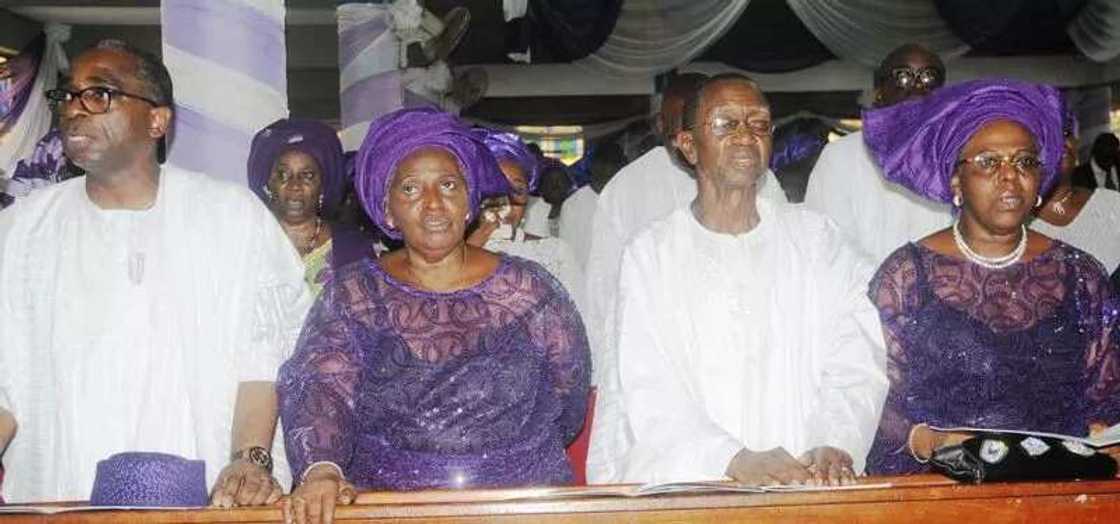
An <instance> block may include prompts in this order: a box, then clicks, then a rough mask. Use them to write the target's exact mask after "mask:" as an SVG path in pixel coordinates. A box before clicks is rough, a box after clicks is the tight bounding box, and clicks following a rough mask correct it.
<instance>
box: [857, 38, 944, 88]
mask: <svg viewBox="0 0 1120 524" xmlns="http://www.w3.org/2000/svg"><path fill="white" fill-rule="evenodd" d="M912 54H924V55H929V56H931V57H933V61H934V66H935V67H936V68H937V71H938V72H940V73H941V78H945V64H944V63H943V62H941V57H940V56H937V53H934V52H933V51H930V50H929V49H926V48H925V47H924V46H922V45H921V44H913V43H910V44H902V45H900V46H898V47H896V48H894V49H893V50H891V52H890V53H887V56H885V57H883V60H882V61H881V62H879V67H877V68H875V76H874V77H873V80H872V83H873V87H875V88H876V89H878V88H880V87H883V84H885V83H886V82H887V80H890V78H891V70H892V69H894V68H896V67H898V66H900V65H904V64H905V61H906V57H908V56H910V55H912Z"/></svg>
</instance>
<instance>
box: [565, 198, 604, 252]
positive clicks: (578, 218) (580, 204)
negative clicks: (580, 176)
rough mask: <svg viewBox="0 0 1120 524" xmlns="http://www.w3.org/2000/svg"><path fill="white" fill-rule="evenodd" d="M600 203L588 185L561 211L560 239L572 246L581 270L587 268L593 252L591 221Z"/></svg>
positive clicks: (566, 203)
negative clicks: (588, 258)
mask: <svg viewBox="0 0 1120 524" xmlns="http://www.w3.org/2000/svg"><path fill="white" fill-rule="evenodd" d="M598 202H599V195H598V193H596V192H595V190H594V189H591V186H590V185H586V186H583V187H581V188H579V189H578V190H576V192H575V193H572V194H571V196H569V197H568V199H567V200H565V201H564V207H563V208H562V209H561V210H560V238H561V239H563V240H564V242H567V244H568V245H569V246H571V248H572V255H573V256H575V258H576V262H577V263H579V267H580V270H583V269H585V268H586V267H587V256H588V254H589V253H590V252H591V221H592V220H593V219H594V218H595V207H596V204H598Z"/></svg>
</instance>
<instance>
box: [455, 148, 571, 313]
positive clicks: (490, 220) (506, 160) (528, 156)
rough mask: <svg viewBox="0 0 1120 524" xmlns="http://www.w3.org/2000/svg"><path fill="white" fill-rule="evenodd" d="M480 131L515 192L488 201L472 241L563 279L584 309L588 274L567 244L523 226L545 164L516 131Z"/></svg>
mask: <svg viewBox="0 0 1120 524" xmlns="http://www.w3.org/2000/svg"><path fill="white" fill-rule="evenodd" d="M475 132H476V133H478V135H479V137H481V138H482V140H483V142H484V143H485V144H486V147H487V148H489V149H490V152H491V153H493V154H494V157H495V158H496V159H497V160H498V167H499V169H501V173H502V175H504V176H505V178H506V180H507V181H509V186H510V192H509V194H507V195H499V196H496V197H491V198H488V199H485V200H483V202H482V212H481V216H480V217H479V220H478V222H477V227H476V228H475V230H474V231H472V232H471V233H470V235H469V236H468V237H467V243H468V244H471V245H474V246H478V247H482V248H485V249H487V250H489V251H494V252H498V253H506V254H509V255H514V256H518V257H522V258H526V259H529V260H532V261H533V262H536V263H538V264H540V265H542V266H544V268H545V269H547V270H548V272H549V273H552V275H553V276H555V277H556V278H557V279H558V280H560V283H561V284H563V285H564V289H566V290H567V291H568V294H569V295H571V296H572V298H573V299H574V300H575V302H576V304H577V306H578V305H581V304H582V297H583V286H584V280H583V270H582V269H581V268H580V267H579V264H578V263H577V262H576V259H575V255H573V254H572V250H571V247H569V246H568V243H567V242H565V241H564V240H561V239H560V238H559V237H545V238H541V237H538V236H534V235H531V234H527V233H526V232H525V231H524V230H523V229H522V227H521V226H522V222H523V220H524V219H525V206H526V204H528V202H529V193H531V192H534V191H536V189H537V185H538V184H539V183H540V177H541V171H542V168H543V165H542V163H541V162H540V161H539V159H538V158H537V156H536V155H535V154H533V152H532V151H530V150H529V148H528V147H526V145H525V143H524V142H522V141H521V138H519V137H518V136H517V135H515V134H513V133H504V132H501V131H495V130H492V129H485V128H475ZM581 311H582V308H581Z"/></svg>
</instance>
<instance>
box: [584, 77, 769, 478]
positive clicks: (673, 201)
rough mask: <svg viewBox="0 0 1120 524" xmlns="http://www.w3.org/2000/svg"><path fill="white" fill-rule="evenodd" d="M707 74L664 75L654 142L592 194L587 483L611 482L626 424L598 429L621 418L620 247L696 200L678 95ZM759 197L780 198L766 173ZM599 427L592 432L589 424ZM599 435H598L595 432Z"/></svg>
mask: <svg viewBox="0 0 1120 524" xmlns="http://www.w3.org/2000/svg"><path fill="white" fill-rule="evenodd" d="M705 78H707V77H706V76H704V75H702V74H699V73H686V74H682V75H676V76H674V77H672V78H671V79H670V80H669V85H668V86H666V88H665V92H664V93H663V94H662V98H661V110H660V112H659V113H658V115H657V126H656V127H657V133H658V135H660V137H661V146H659V147H655V148H653V149H651V150H649V151H648V152H647V153H646V154H644V155H642V156H640V157H638V158H637V159H636V160H634V161H633V162H631V163H630V164H628V165H627V166H626V167H623V168H622V169H621V170H619V172H618V173H617V174H615V176H614V177H613V178H611V180H610V182H608V183H607V185H606V187H604V188H603V191H602V192H601V193H600V194H599V201H598V202H597V203H596V205H595V217H594V218H593V219H592V221H591V252H590V254H589V255H588V257H587V270H586V273H585V274H586V279H587V295H586V302H587V311H586V312H585V314H584V319H585V320H586V324H587V335H588V338H589V339H590V341H591V359H592V362H593V365H592V370H593V371H592V380H591V383H592V384H594V385H595V386H596V387H597V388H598V397H597V400H596V404H595V406H596V407H595V413H596V416H595V418H594V420H593V421H592V426H593V428H592V437H591V442H590V444H589V447H588V454H587V480H588V481H589V482H592V483H609V482H617V481H618V479H619V475H620V474H621V470H620V469H619V466H620V462H619V461H620V460H621V458H622V452H623V450H624V449H625V447H626V443H625V441H622V440H609V439H611V438H616V439H619V438H624V437H625V435H626V434H627V430H626V429H625V428H606V427H602V428H598V426H601V425H603V424H613V423H621V422H623V420H622V417H621V416H619V414H618V410H619V409H621V408H620V404H619V402H620V401H621V399H620V398H619V395H618V354H617V351H616V347H617V341H615V340H614V339H613V335H614V332H615V321H614V317H613V315H614V311H613V308H614V304H615V291H616V290H617V289H618V264H619V260H621V259H622V248H623V247H625V246H626V242H627V241H629V240H630V238H631V237H633V236H634V235H635V234H636V233H638V232H639V231H641V230H642V229H645V227H646V226H648V225H649V224H650V223H652V222H653V221H655V220H657V219H659V218H662V217H664V216H665V215H668V214H669V213H670V212H672V211H673V210H674V209H677V208H679V207H681V206H683V205H686V204H688V203H689V202H692V199H694V198H696V182H695V181H694V180H693V178H692V174H690V173H689V171H688V169H690V168H689V167H688V166H683V167H682V166H681V165H679V164H678V160H679V159H678V158H677V147H676V144H675V141H676V136H677V132H678V131H680V129H681V112H682V111H683V109H684V103H685V100H687V99H688V98H689V97H690V96H692V93H693V92H695V90H696V87H697V86H698V85H699V84H700V82H702V81H703V80H704V79H705ZM758 184H759V187H760V188H761V189H760V192H759V194H760V195H761V196H762V197H763V198H766V199H769V200H772V201H774V202H785V201H786V197H785V193H783V192H782V187H781V185H780V184H778V179H777V178H776V177H775V176H774V173H771V172H770V171H769V170H766V172H765V176H764V177H763V178H761V179H760V180H759V181H758ZM596 428H598V429H596ZM596 435H598V437H597V436H596Z"/></svg>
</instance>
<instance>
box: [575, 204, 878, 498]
mask: <svg viewBox="0 0 1120 524" xmlns="http://www.w3.org/2000/svg"><path fill="white" fill-rule="evenodd" d="M758 210H759V215H760V217H761V222H760V223H759V225H758V226H757V227H755V228H754V229H753V230H751V231H750V232H748V233H745V234H742V235H727V234H719V233H714V232H712V231H709V230H707V229H705V228H704V227H703V226H701V225H700V223H699V222H698V221H697V220H696V219H695V218H694V217H693V214H692V211H691V210H690V209H689V208H688V207H685V208H681V209H679V210H677V211H675V212H673V213H672V214H671V215H669V216H668V217H666V218H665V219H664V220H661V221H659V222H657V223H656V224H654V225H653V226H652V227H650V228H649V229H646V230H645V231H643V232H642V233H640V234H639V235H638V236H636V237H635V238H634V240H633V241H632V242H631V243H630V244H629V245H628V246H627V248H626V250H625V253H624V254H623V259H622V266H621V274H620V283H619V295H618V297H619V298H618V318H619V324H618V335H617V336H618V346H619V375H620V379H621V386H622V392H623V402H624V411H625V415H626V418H627V420H628V422H629V428H630V430H631V432H632V434H631V437H632V442H631V447H630V448H629V451H628V452H627V453H626V454H625V458H624V461H623V463H624V471H623V474H622V478H621V480H623V481H625V482H669V481H679V480H706V479H720V478H723V477H724V472H725V471H726V469H727V466H728V464H729V463H730V462H731V459H732V457H734V455H735V454H736V453H737V452H738V451H739V450H740V449H742V448H743V447H747V448H749V449H752V450H758V451H761V450H767V449H771V448H773V447H776V446H781V447H783V448H785V449H786V450H787V451H788V452H790V453H791V454H792V455H793V456H794V457H797V456H799V455H800V454H802V453H803V452H805V451H807V450H810V449H812V448H815V447H818V446H833V447H836V448H839V449H843V450H845V451H847V452H848V453H849V454H850V455H851V456H852V459H853V461H854V463H855V464H854V468H855V470H856V471H857V472H859V471H862V469H863V466H864V461H865V458H866V455H867V452H868V450H869V449H870V447H871V442H872V440H873V438H874V436H875V431H876V429H877V428H878V425H879V414H880V411H881V409H882V405H883V400H884V398H885V396H886V392H887V388H888V383H887V379H886V375H885V373H884V362H885V349H884V345H883V341H882V331H881V328H880V324H879V320H878V314H877V312H876V310H875V308H874V306H873V305H872V304H871V302H870V300H868V299H867V296H866V293H867V283H868V281H869V280H870V278H871V274H872V271H873V269H872V268H871V266H870V265H869V264H868V263H867V262H866V261H865V260H864V259H863V258H862V257H860V256H859V255H858V254H857V253H856V252H855V250H853V249H851V248H849V247H848V246H847V244H846V243H844V242H843V241H842V237H841V236H840V235H839V234H838V232H837V231H836V229H835V227H834V226H833V225H832V224H831V223H830V222H828V221H827V219H825V218H824V217H822V216H820V215H818V214H816V213H813V212H810V211H808V210H804V209H801V208H800V207H799V206H797V207H795V206H791V205H788V204H775V203H771V202H769V201H766V200H760V201H759V202H758ZM596 416H598V415H596Z"/></svg>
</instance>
